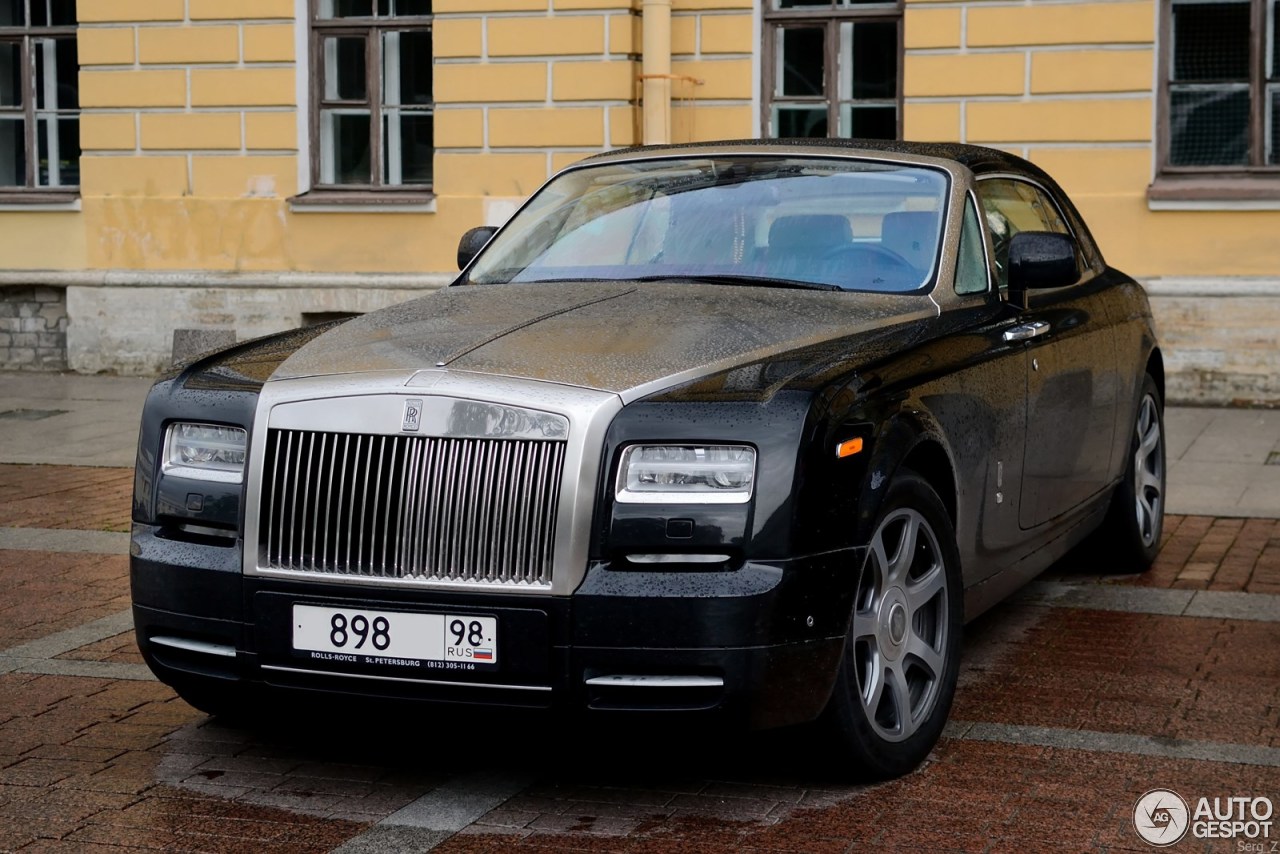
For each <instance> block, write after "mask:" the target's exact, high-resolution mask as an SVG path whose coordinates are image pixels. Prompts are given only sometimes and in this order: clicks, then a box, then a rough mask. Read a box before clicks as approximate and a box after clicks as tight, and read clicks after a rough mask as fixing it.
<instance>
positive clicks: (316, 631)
mask: <svg viewBox="0 0 1280 854" xmlns="http://www.w3.org/2000/svg"><path fill="white" fill-rule="evenodd" d="M293 648H294V651H295V652H298V653H300V654H304V655H306V656H307V657H309V658H312V659H316V660H321V661H332V662H345V663H349V664H366V665H367V664H373V665H385V666H393V667H394V666H400V667H422V668H428V669H439V670H456V669H462V670H471V669H475V668H476V667H477V666H486V667H491V666H494V665H496V664H497V663H498V621H497V619H496V618H494V617H477V616H473V615H461V614H411V613H406V612H401V611H363V610H357V609H355V608H321V607H317V606H314V605H294V606H293Z"/></svg>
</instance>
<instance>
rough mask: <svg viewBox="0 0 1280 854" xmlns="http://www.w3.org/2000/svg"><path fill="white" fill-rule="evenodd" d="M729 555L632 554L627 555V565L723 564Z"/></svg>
mask: <svg viewBox="0 0 1280 854" xmlns="http://www.w3.org/2000/svg"><path fill="white" fill-rule="evenodd" d="M727 560H729V555H710V554H690V555H675V554H633V555H627V561H628V562H629V563H724V562H726V561H727Z"/></svg>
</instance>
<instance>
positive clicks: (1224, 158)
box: [1160, 0, 1280, 175]
mask: <svg viewBox="0 0 1280 854" xmlns="http://www.w3.org/2000/svg"><path fill="white" fill-rule="evenodd" d="M1276 7H1277V3H1276V1H1275V0H1226V2H1205V0H1190V1H1189V0H1164V10H1163V11H1164V17H1163V20H1162V33H1161V48H1162V54H1161V67H1162V68H1163V74H1162V75H1161V89H1162V92H1161V99H1160V100H1161V122H1160V132H1161V134H1160V135H1161V165H1162V167H1163V171H1164V172H1166V173H1177V172H1186V173H1202V174H1203V173H1214V172H1217V173H1223V174H1226V173H1237V174H1240V175H1243V174H1245V173H1249V172H1267V171H1276V172H1278V173H1280V54H1277V52H1276V37H1277V32H1278V30H1280V17H1277V9H1276Z"/></svg>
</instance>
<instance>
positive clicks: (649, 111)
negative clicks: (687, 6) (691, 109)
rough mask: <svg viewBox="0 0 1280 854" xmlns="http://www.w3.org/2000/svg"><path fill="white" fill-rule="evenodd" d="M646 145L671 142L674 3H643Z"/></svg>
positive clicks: (667, 0)
mask: <svg viewBox="0 0 1280 854" xmlns="http://www.w3.org/2000/svg"><path fill="white" fill-rule="evenodd" d="M641 13H642V14H643V16H644V17H643V23H644V29H643V35H644V61H643V63H642V64H641V69H640V73H641V74H642V75H643V77H644V144H645V145H661V144H663V143H668V142H671V0H643V3H642V4H641Z"/></svg>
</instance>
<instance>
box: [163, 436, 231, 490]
mask: <svg viewBox="0 0 1280 854" xmlns="http://www.w3.org/2000/svg"><path fill="white" fill-rule="evenodd" d="M247 439H248V437H247V434H246V433H245V431H244V430H243V429H241V428H239V427H220V426H218V425H217V424H191V423H189V422H185V421H179V422H178V423H176V424H170V425H169V434H168V436H167V437H166V438H165V443H164V445H165V447H164V470H165V471H166V472H168V473H171V474H176V475H179V476H180V477H191V478H196V479H197V480H216V481H219V482H222V483H240V481H241V480H243V478H244V455H245V447H246V443H247Z"/></svg>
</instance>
